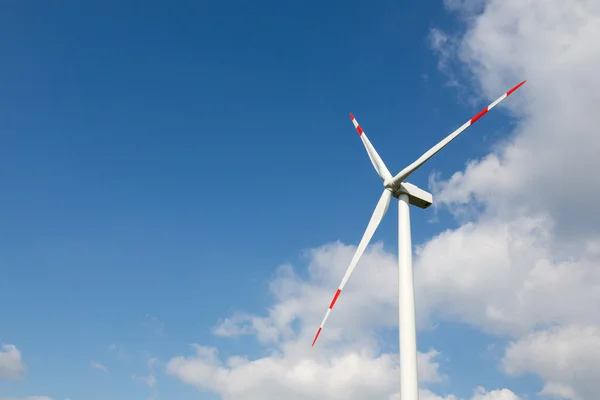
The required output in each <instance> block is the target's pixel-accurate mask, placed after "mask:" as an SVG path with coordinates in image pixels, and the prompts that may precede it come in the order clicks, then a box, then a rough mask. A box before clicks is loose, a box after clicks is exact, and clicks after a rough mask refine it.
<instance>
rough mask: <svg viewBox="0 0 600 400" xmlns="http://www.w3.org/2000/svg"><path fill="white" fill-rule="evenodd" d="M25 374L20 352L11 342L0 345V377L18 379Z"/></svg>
mask: <svg viewBox="0 0 600 400" xmlns="http://www.w3.org/2000/svg"><path fill="white" fill-rule="evenodd" d="M24 374H25V364H23V361H22V360H21V352H20V351H19V349H17V347H16V346H14V345H12V344H5V345H2V347H0V379H8V380H14V379H20V378H22V377H23V375H24Z"/></svg>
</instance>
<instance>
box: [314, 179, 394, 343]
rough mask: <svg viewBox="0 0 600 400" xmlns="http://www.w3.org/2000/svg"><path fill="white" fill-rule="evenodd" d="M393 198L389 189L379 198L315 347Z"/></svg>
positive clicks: (320, 328)
mask: <svg viewBox="0 0 600 400" xmlns="http://www.w3.org/2000/svg"><path fill="white" fill-rule="evenodd" d="M391 198H392V192H391V191H390V190H389V189H384V191H383V193H382V194H381V197H380V198H379V202H378V203H377V206H376V207H375V211H374V212H373V215H372V216H371V220H370V221H369V225H367V230H366V231H365V233H364V235H363V237H362V239H361V240H360V243H359V244H358V247H357V248H356V253H354V257H352V261H350V266H349V267H348V269H347V270H346V274H345V275H344V279H342V283H341V284H340V286H339V287H338V290H337V292H335V295H334V296H333V300H332V301H331V304H330V305H329V309H328V310H327V313H326V314H325V318H323V322H321V325H320V327H319V330H318V331H317V334H316V335H315V339H314V340H313V343H312V345H313V346H314V345H315V342H316V341H317V338H318V337H319V334H321V330H323V326H324V325H325V322H326V321H327V318H329V314H330V313H331V310H332V309H333V306H334V305H335V302H336V301H337V299H338V297H339V296H340V293H341V292H342V289H343V288H344V285H346V282H347V281H348V278H349V277H350V274H351V273H352V271H353V270H354V267H356V264H357V263H358V260H360V257H361V256H362V254H363V252H364V251H365V249H366V247H367V245H368V244H369V241H370V240H371V238H372V237H373V234H374V233H375V231H376V230H377V227H378V226H379V223H380V222H381V220H382V219H383V216H384V215H385V213H386V211H387V209H388V206H389V205H390V199H391Z"/></svg>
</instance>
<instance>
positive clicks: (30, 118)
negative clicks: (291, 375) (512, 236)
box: [0, 0, 537, 400]
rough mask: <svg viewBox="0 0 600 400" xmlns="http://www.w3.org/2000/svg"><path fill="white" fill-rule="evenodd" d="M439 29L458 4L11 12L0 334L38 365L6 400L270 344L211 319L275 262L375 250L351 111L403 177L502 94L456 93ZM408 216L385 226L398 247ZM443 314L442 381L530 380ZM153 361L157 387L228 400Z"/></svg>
mask: <svg viewBox="0 0 600 400" xmlns="http://www.w3.org/2000/svg"><path fill="white" fill-rule="evenodd" d="M434 27H442V28H443V29H445V30H448V31H451V32H452V31H457V30H460V29H461V25H460V24H458V22H457V21H456V15H454V14H450V13H448V12H447V11H446V10H445V9H444V7H443V4H442V3H441V2H430V3H427V4H425V3H424V2H417V1H412V2H398V1H387V0H385V1H379V2H376V3H368V2H359V1H345V2H340V1H333V2H280V1H261V2H252V3H249V2H244V1H228V2H194V1H182V2H178V3H177V5H176V6H175V5H173V6H171V7H167V6H166V5H165V3H164V2H153V1H150V2H145V3H144V6H143V7H142V6H141V3H138V2H121V1H119V2H116V1H103V2H85V4H83V2H74V1H70V2H62V3H61V6H58V4H56V3H50V2H39V3H37V4H35V5H34V4H33V3H31V2H16V1H15V2H7V3H5V4H3V5H2V6H1V12H0V37H1V38H2V40H0V51H1V52H2V54H3V62H2V63H1V65H0V93H1V94H2V95H1V96H0V137H1V139H2V140H1V141H2V145H1V146H0V184H1V185H2V197H1V200H0V204H2V207H0V221H1V223H0V273H1V275H2V276H3V279H0V302H1V304H3V305H4V306H3V307H0V321H2V324H0V343H5V344H6V343H14V344H15V345H16V346H17V347H18V348H19V350H20V351H21V352H22V354H23V361H24V363H25V364H26V365H27V374H26V378H25V379H22V380H16V381H0V396H2V395H4V396H26V395H33V394H36V395H46V396H50V397H52V398H53V399H65V398H70V399H72V400H77V399H88V400H96V399H106V398H115V399H116V398H123V399H125V398H127V399H132V400H135V399H145V398H147V397H148V395H149V392H150V391H149V389H148V388H147V387H145V386H144V385H143V384H140V383H139V382H136V381H134V380H133V379H132V374H136V375H138V376H143V375H148V374H149V368H148V366H147V363H148V360H149V359H150V358H152V357H156V358H158V359H159V360H162V361H163V362H166V361H168V360H169V358H171V357H174V356H176V355H179V354H185V353H187V352H188V349H189V344H190V343H204V344H210V345H215V346H219V348H220V350H221V351H222V352H225V353H228V352H230V353H231V354H235V353H240V352H241V353H245V354H248V355H250V356H252V355H256V354H259V353H260V352H261V351H262V350H260V347H259V346H257V345H256V343H255V342H254V341H252V340H251V339H240V340H233V341H232V340H228V339H224V338H219V337H215V336H214V335H213V334H212V329H213V327H214V326H215V324H216V323H217V322H218V321H219V320H220V319H221V318H224V317H227V316H228V315H230V314H232V313H234V312H235V311H237V310H241V309H243V310H246V311H247V312H251V313H262V312H263V311H264V310H265V308H266V307H267V306H268V305H269V304H270V302H271V300H270V296H269V292H268V290H267V283H268V282H269V281H270V280H271V279H272V277H273V274H274V273H275V269H276V267H277V266H279V265H281V264H284V263H288V262H290V263H293V264H294V265H300V266H301V265H302V262H303V261H302V260H303V256H302V252H303V251H305V250H307V249H311V248H315V247H318V246H321V245H323V244H325V243H328V242H333V241H336V240H340V241H341V242H343V243H347V244H356V243H358V240H359V239H360V236H361V235H362V232H363V230H364V227H365V226H366V223H367V221H368V218H369V216H370V213H371V212H372V209H373V207H374V205H375V202H376V201H377V196H378V194H379V191H380V185H381V183H380V181H379V179H378V178H377V176H376V174H375V173H374V171H373V170H372V167H371V165H370V163H369V160H368V158H367V155H366V154H365V152H364V149H363V146H362V144H361V143H360V140H359V138H358V137H357V135H356V133H355V131H354V129H353V127H352V124H351V122H350V120H349V118H348V113H349V112H353V113H354V115H355V116H356V118H357V119H358V121H359V122H360V123H361V125H362V126H363V128H364V129H365V131H366V132H367V134H368V135H369V137H370V139H371V141H372V142H373V144H374V145H375V147H376V148H377V149H378V151H379V153H380V154H381V156H382V157H383V159H384V160H385V161H386V163H387V165H388V167H389V168H390V170H392V173H395V172H397V171H398V170H399V169H401V168H402V167H404V166H405V165H406V164H408V163H409V162H411V161H413V159H414V158H416V157H418V156H419V155H420V154H421V153H422V152H423V151H425V150H426V149H427V148H429V147H430V146H431V145H433V144H434V143H435V142H437V141H438V140H439V139H440V138H442V137H443V136H445V135H446V134H448V133H449V132H450V131H451V130H453V129H454V128H455V127H457V126H458V125H460V124H462V123H463V122H464V121H466V120H467V119H468V118H470V117H471V115H472V114H474V113H476V112H477V111H479V109H481V108H482V107H483V106H484V105H486V102H485V101H483V102H482V101H478V102H475V104H471V103H469V99H470V96H469V95H465V94H464V93H462V92H461V91H460V90H459V89H457V88H456V87H452V86H449V85H446V83H447V82H448V76H446V75H444V74H443V73H441V72H440V71H439V70H438V60H439V57H438V56H437V55H436V54H435V53H434V52H433V50H432V49H431V45H430V42H429V40H428V35H429V33H430V30H431V29H432V28H434ZM515 83H517V82H515ZM507 89H508V88H507ZM499 94H501V93H498V95H499ZM510 123H511V120H510V119H509V118H507V116H506V114H505V112H504V111H502V110H495V111H494V113H492V114H491V115H489V116H486V117H485V118H484V119H482V120H481V121H480V122H479V123H478V125H477V126H476V127H474V128H472V129H471V130H469V131H468V132H467V133H466V134H465V135H464V136H461V137H460V138H459V139H457V140H456V142H454V143H453V144H452V145H451V146H450V147H448V148H447V149H446V150H445V151H444V152H443V153H440V154H439V155H438V156H436V157H435V158H434V159H432V160H431V161H430V162H429V163H428V164H426V166H425V167H424V168H422V170H420V171H419V172H418V173H416V174H414V176H413V177H411V182H413V183H415V184H417V185H420V186H421V187H424V188H426V187H427V182H428V177H429V174H430V173H431V172H433V171H439V172H440V173H441V174H442V176H443V177H444V178H448V177H449V176H450V175H451V174H452V173H453V172H454V171H456V170H460V169H462V168H463V167H464V165H465V163H466V162H467V161H468V160H469V159H473V158H476V157H480V156H482V155H483V154H485V153H486V152H487V151H489V150H490V146H491V145H492V143H493V141H494V140H497V139H498V138H501V137H502V136H503V134H505V133H506V132H508V131H509V130H510ZM395 213H396V211H395V209H393V208H392V212H391V213H390V215H388V217H387V218H386V219H385V221H384V222H383V224H382V226H381V227H380V230H379V231H378V233H377V235H376V236H375V240H376V241H382V242H383V244H384V247H385V248H386V249H388V250H389V251H391V252H394V251H395V247H396V221H395V219H396V216H395ZM434 217H437V222H431V220H432V219H434ZM412 221H413V241H414V242H415V243H416V244H419V243H422V242H424V241H426V240H427V239H428V238H430V237H431V236H432V235H434V234H436V233H438V232H441V231H443V230H444V229H447V228H451V227H455V226H456V222H455V221H454V220H453V219H452V218H451V217H450V216H449V215H448V214H447V213H446V211H444V210H440V211H439V212H437V213H436V210H435V209H434V208H433V207H432V208H430V209H428V210H425V211H421V210H417V209H414V210H413V213H412ZM299 273H302V272H301V271H300V272H299ZM340 279H341V276H340ZM331 289H332V291H333V290H334V289H335V288H334V287H332V288H331ZM326 305H327V304H323V308H324V310H325V307H326ZM324 310H323V311H324ZM318 323H319V321H318V320H315V326H317V325H318ZM442 327H443V328H442V329H445V330H446V331H445V332H446V333H445V334H443V335H442V334H440V333H439V331H437V332H436V333H435V334H424V335H423V338H422V342H421V341H420V344H421V343H424V346H428V345H429V344H431V345H435V346H436V348H439V349H440V350H441V351H442V352H443V353H444V354H445V355H447V356H448V357H449V358H450V359H451V360H452V366H453V368H454V369H455V371H456V372H455V373H452V374H450V375H451V377H452V380H451V382H450V383H447V384H444V385H442V386H440V388H441V389H440V392H441V393H444V392H448V393H450V392H452V393H458V394H461V395H465V396H467V395H469V393H470V391H471V389H472V387H474V386H475V385H476V384H477V383H476V382H480V383H482V384H489V386H503V385H508V384H510V385H512V386H511V387H512V388H513V390H515V392H519V393H522V392H530V393H534V392H535V390H534V389H532V388H537V386H532V385H537V383H535V382H537V381H534V380H519V379H516V378H514V379H512V378H511V379H510V380H508V378H506V377H504V376H502V375H501V374H500V373H499V372H497V366H496V361H497V360H487V361H481V360H482V359H485V357H483V356H481V353H482V352H485V349H486V347H487V346H488V345H490V344H491V343H492V342H494V341H495V340H497V339H495V340H494V341H493V340H491V339H489V338H488V337H487V336H485V335H483V334H482V333H479V332H478V331H475V330H473V329H471V328H468V327H465V326H463V325H460V324H453V323H448V324H447V325H442ZM392 338H393V336H392ZM501 342H502V340H501ZM465 343H477V345H476V346H474V349H469V350H467V349H466V348H465ZM112 344H115V345H116V347H115V348H114V349H112V350H111V349H110V348H109V346H111V345H112ZM120 352H121V356H122V357H119V353H120ZM124 355H126V356H127V357H125V356H124ZM461 360H463V361H461ZM465 360H479V361H480V365H476V364H474V363H472V362H466V361H465ZM91 362H97V363H100V364H102V365H104V366H105V367H106V368H107V369H108V370H109V372H108V373H104V372H103V371H101V370H99V369H94V368H90V363H91ZM157 370H158V372H156V375H157V379H158V380H159V387H160V398H161V399H170V398H177V399H213V398H216V397H215V396H216V395H214V394H210V393H207V392H206V393H205V392H199V391H196V390H195V389H194V388H192V387H190V386H187V385H184V384H182V383H180V382H179V381H178V380H177V379H175V378H173V377H168V376H165V374H164V373H163V372H161V369H160V368H158V367H157ZM532 382H533V383H532Z"/></svg>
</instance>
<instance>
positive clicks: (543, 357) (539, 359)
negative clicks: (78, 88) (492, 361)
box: [502, 326, 600, 399]
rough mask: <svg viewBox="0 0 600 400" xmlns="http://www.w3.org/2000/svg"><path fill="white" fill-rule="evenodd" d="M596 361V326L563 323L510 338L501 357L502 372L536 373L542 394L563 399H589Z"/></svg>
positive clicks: (599, 337)
mask: <svg viewBox="0 0 600 400" xmlns="http://www.w3.org/2000/svg"><path fill="white" fill-rule="evenodd" d="M598 365H600V327H598V326H563V327H555V328H552V329H548V330H546V331H541V332H533V333H531V334H529V335H527V336H525V337H523V338H521V339H519V340H518V341H516V342H513V343H512V344H511V345H510V346H509V347H508V349H507V350H506V354H505V356H504V359H503V360H502V367H503V369H504V371H506V373H508V374H510V375H523V374H525V373H529V372H533V373H536V374H538V375H540V376H541V377H543V378H544V379H545V380H546V381H547V383H546V385H545V386H544V388H543V389H542V391H541V393H542V394H544V395H547V396H553V397H555V398H566V399H589V398H593V397H594V396H595V395H596V394H597V393H598V388H599V386H598V384H597V382H596V381H597V376H598V373H597V368H598ZM574 388H577V389H576V390H575V389H574Z"/></svg>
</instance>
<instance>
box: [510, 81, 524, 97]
mask: <svg viewBox="0 0 600 400" xmlns="http://www.w3.org/2000/svg"><path fill="white" fill-rule="evenodd" d="M525 82H527V80H524V81H523V82H521V83H519V84H518V85H517V86H515V87H514V88H512V89H510V90H509V91H508V92H506V96H507V97H508V96H510V95H511V94H513V92H514V91H515V90H517V89H518V88H520V87H521V86H523V85H524V84H525Z"/></svg>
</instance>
